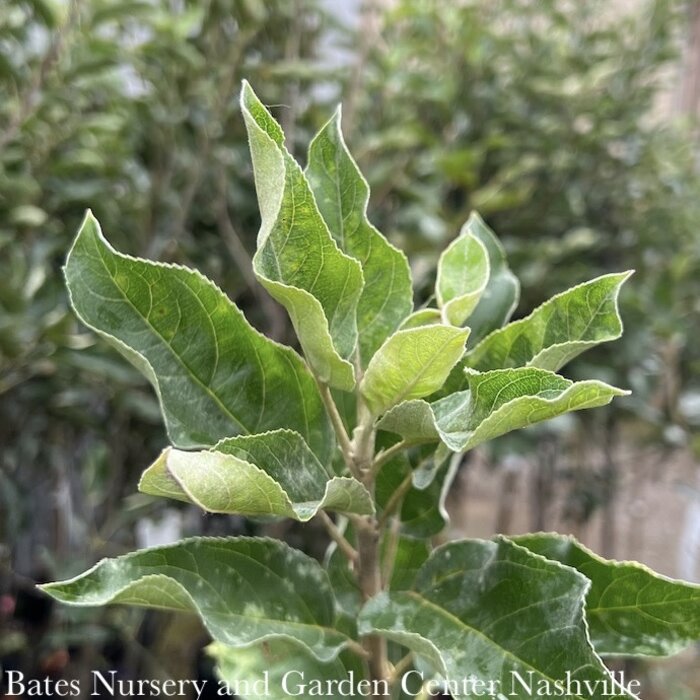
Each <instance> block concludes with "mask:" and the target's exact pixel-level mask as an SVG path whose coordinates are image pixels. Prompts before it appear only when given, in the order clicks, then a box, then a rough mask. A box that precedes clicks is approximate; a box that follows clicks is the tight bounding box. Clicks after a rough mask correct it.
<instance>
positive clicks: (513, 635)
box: [359, 537, 630, 700]
mask: <svg viewBox="0 0 700 700" xmlns="http://www.w3.org/2000/svg"><path fill="white" fill-rule="evenodd" d="M587 587H588V581H587V579H586V578H585V576H583V575H581V574H580V573H579V572H577V571H575V570H573V569H570V568H568V567H564V566H562V565H561V564H559V563H556V562H552V561H548V560H546V559H544V558H543V557H539V556H537V555H534V554H532V553H531V552H529V551H528V550H526V549H524V548H523V547H519V546H517V545H515V544H513V543H512V542H509V541H508V540H506V539H505V538H500V537H499V538H497V539H496V540H495V541H493V542H485V541H480V540H471V541H470V540H465V541H461V542H453V543H450V544H447V545H444V546H443V547H440V548H438V549H437V550H435V551H434V552H433V554H432V555H431V556H430V558H429V559H428V561H427V562H426V563H425V564H424V565H423V566H422V567H421V569H420V571H419V572H418V575H417V578H416V583H415V585H414V586H413V589H412V590H411V591H406V592H398V593H382V594H380V595H378V596H376V597H375V598H373V599H371V600H370V601H369V602H368V603H367V604H366V605H365V607H364V609H363V610H362V612H361V614H360V620H359V631H360V633H361V634H371V633H378V634H382V635H383V636H385V637H387V638H388V639H390V640H393V641H395V642H397V643H399V644H403V645H404V646H406V647H408V648H409V649H411V650H412V651H414V652H415V653H417V654H419V655H421V656H422V657H424V658H425V659H426V660H428V661H429V662H430V664H431V665H432V666H433V667H434V669H435V671H436V672H437V673H439V674H440V675H442V676H444V677H445V678H447V679H448V681H452V682H453V683H454V684H455V685H454V687H451V688H450V692H451V695H452V696H453V697H454V698H456V699H457V700H459V699H461V698H468V697H469V698H471V697H473V695H472V694H471V693H468V692H465V690H464V689H463V688H462V687H461V685H462V681H463V680H464V679H468V678H470V677H475V678H477V679H480V680H482V681H483V682H485V683H488V682H490V681H492V682H495V683H496V684H497V687H496V692H495V693H493V695H494V696H495V695H496V694H497V692H501V693H503V694H504V695H505V696H506V697H509V698H516V699H519V700H525V699H527V700H530V698H532V697H535V696H539V695H542V696H553V695H555V694H556V686H555V683H556V682H557V681H558V682H563V683H566V680H567V672H568V674H570V677H571V680H574V681H576V680H578V681H581V683H583V682H585V681H588V683H590V684H594V683H596V681H598V685H597V686H596V687H595V688H594V689H592V690H590V691H589V690H586V689H583V690H582V692H580V693H579V692H575V690H574V692H572V693H570V694H566V693H561V694H562V695H566V697H567V698H570V700H602V698H604V697H607V698H618V699H619V698H629V697H630V696H628V695H626V694H625V693H624V692H622V691H620V690H614V691H613V690H612V689H613V688H614V682H613V680H612V677H611V676H610V674H609V672H608V670H607V669H606V668H605V667H604V666H603V664H602V663H601V661H600V659H599V658H598V656H597V655H596V653H595V651H594V650H593V648H592V647H591V645H590V642H589V640H588V636H587V632H586V623H585V620H584V598H585V594H586V590H587ZM515 674H518V675H519V676H520V677H521V678H522V679H524V680H525V681H526V682H527V683H531V684H532V685H533V687H534V688H539V689H540V692H537V691H536V690H535V691H534V692H533V693H529V692H526V690H524V689H523V688H522V686H521V685H520V684H519V682H518V680H517V677H516V676H515ZM603 682H605V683H606V684H607V688H608V689H611V690H610V692H609V694H607V695H606V694H605V693H604V688H603ZM542 689H544V692H541V691H542Z"/></svg>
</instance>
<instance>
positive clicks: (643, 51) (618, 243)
mask: <svg viewBox="0 0 700 700" xmlns="http://www.w3.org/2000/svg"><path fill="white" fill-rule="evenodd" d="M620 5H621V6H623V7H621V8H619V9H618V8H616V7H615V6H616V3H610V2H606V1H604V0H589V1H587V2H585V3H581V2H576V0H539V1H537V2H532V1H530V0H488V1H486V0H481V1H479V0H464V1H463V2H455V3H446V2H440V1H438V0H393V1H392V2H368V3H366V4H365V5H363V6H360V5H359V4H358V3H350V2H348V3H345V2H339V1H337V2H333V1H332V0H326V1H325V2H322V1H321V0H265V1H263V0H206V1H203V2H202V1H198V0H178V1H175V0H133V1H129V2H124V1H123V0H90V1H89V2H78V1H77V0H76V1H73V2H69V1H68V0H8V1H7V2H5V3H2V5H1V6H0V444H1V445H2V455H1V457H0V566H1V567H2V569H0V596H2V606H0V627H2V626H3V625H5V626H6V629H7V630H9V631H11V633H9V632H8V634H5V635H0V655H2V656H3V658H5V659H8V658H10V659H13V661H11V663H15V664H20V665H21V664H24V665H25V667H26V668H28V669H29V670H30V671H31V672H36V673H39V672H41V673H42V675H43V674H45V673H47V672H49V671H50V672H52V673H54V672H55V673H59V674H60V673H66V672H67V671H66V667H71V668H72V667H75V668H77V671H75V672H79V671H80V669H81V668H82V669H83V670H84V669H85V668H89V667H90V664H92V666H94V665H95V664H97V663H98V662H99V663H104V664H108V665H110V667H111V668H113V667H115V666H119V667H120V668H123V669H124V673H127V674H132V675H134V674H136V675H138V674H139V673H142V674H146V675H150V676H154V675H157V674H158V673H171V674H173V673H174V674H177V673H180V674H184V675H186V676H187V675H189V676H192V675H193V673H194V672H193V671H188V670H187V669H188V668H191V659H190V658H187V659H184V660H180V659H179V654H181V653H184V652H178V653H175V652H173V650H172V649H167V644H165V643H164V642H163V639H165V637H166V636H167V635H163V634H160V633H157V632H156V631H157V630H161V631H162V629H163V628H164V626H166V627H167V625H180V624H183V623H182V622H181V621H180V620H179V619H178V618H173V619H170V618H168V619H167V620H165V621H164V618H163V617H158V616H155V617H151V616H147V615H143V614H138V613H134V611H106V612H105V611H100V612H99V613H96V614H85V613H84V612H83V613H80V614H76V613H73V612H70V611H66V610H60V611H53V612H52V611H51V610H50V609H49V608H48V607H47V608H46V609H44V608H43V607H42V604H41V603H39V602H38V601H39V600H41V599H38V598H35V597H33V596H34V594H33V593H32V584H33V582H34V581H35V580H40V579H42V578H43V577H47V576H51V577H56V576H62V575H68V574H71V573H73V572H75V571H76V570H77V569H80V568H84V567H85V566H86V565H89V564H90V563H91V562H93V561H94V560H95V559H96V558H97V557H99V556H105V555H113V554H116V553H119V552H121V551H123V550H125V549H128V548H131V547H132V546H133V545H134V543H137V544H145V543H150V542H155V541H157V540H158V539H159V538H161V539H167V538H168V537H171V536H172V535H173V533H175V534H180V533H183V532H184V533H188V532H202V531H206V532H224V531H225V532H230V531H233V530H236V529H239V530H240V529H241V528H243V529H244V528H249V527H250V525H249V524H247V523H242V522H237V521H233V520H231V519H227V520H225V519H220V518H211V517H210V518H202V517H200V516H198V515H197V514H195V513H193V512H190V511H188V510H182V509H177V508H175V509H171V508H169V507H168V504H162V503H160V504H154V503H152V502H151V501H150V500H149V499H146V498H141V497H139V496H138V495H134V491H135V483H136V480H137V477H138V474H139V473H140V471H141V469H142V468H143V467H144V466H145V465H146V464H147V463H148V462H149V460H150V459H151V458H152V457H154V456H155V455H156V454H157V452H158V451H159V449H160V448H161V447H162V446H163V445H164V443H165V441H166V436H165V434H164V431H163V428H162V424H161V421H160V417H159V414H158V409H157V405H156V402H155V398H154V396H153V392H152V391H151V390H150V388H149V387H148V386H147V385H146V384H145V382H144V381H143V380H142V378H141V377H140V376H139V375H138V374H137V373H136V372H135V371H134V370H132V369H131V368H130V367H129V366H127V365H125V363H124V362H123V361H122V359H121V358H120V357H118V356H117V355H116V354H115V353H113V352H112V351H111V350H108V349H106V348H105V347H104V345H103V344H102V343H101V342H98V341H97V340H96V339H95V338H94V337H93V336H92V335H91V334H89V333H87V332H86V331H85V329H84V328H81V327H80V325H79V323H77V321H76V319H75V318H74V316H73V314H72V313H71V312H70V311H69V310H68V302H67V299H66V295H65V291H64V286H63V280H62V276H61V271H60V268H61V265H62V263H63V260H64V258H65V254H66V251H67V249H68V247H69V245H70V242H71V239H72V237H73V235H74V233H75V231H76V229H77V226H78V224H79V222H80V219H81V218H82V216H83V213H84V210H85V209H86V208H88V207H90V208H92V209H93V211H94V212H95V214H96V215H97V217H98V219H99V220H100V221H101V223H102V226H103V228H104V230H105V231H106V233H107V235H108V237H109V239H110V241H111V242H113V243H114V245H115V246H117V247H118V248H119V249H121V250H125V251H128V252H130V253H132V254H135V255H143V256H147V257H150V258H155V259H161V260H168V261H174V262H178V263H183V264H189V265H195V266H197V267H200V268H201V269H202V270H203V271H204V272H205V273H206V274H207V275H209V276H210V277H212V278H213V279H214V280H216V281H217V283H218V284H219V285H220V286H221V287H222V288H223V289H224V290H225V291H226V292H227V293H228V294H229V295H230V296H231V297H232V298H233V299H234V300H235V301H236V303H238V304H239V305H240V306H241V307H242V308H243V309H244V310H245V311H246V313H247V315H248V317H249V318H250V319H251V321H252V322H253V323H254V324H255V325H257V326H258V327H259V328H260V329H261V330H264V331H266V332H267V333H269V334H270V335H272V336H273V337H275V338H277V339H280V340H284V341H286V342H294V339H293V336H292V335H291V333H290V328H289V325H288V324H287V323H286V320H285V318H284V316H283V314H282V313H281V312H280V309H279V307H277V306H276V305H275V303H274V302H272V301H271V300H270V299H269V298H268V297H266V296H265V295H264V292H262V290H261V289H260V287H258V286H257V285H256V284H255V283H254V281H253V279H252V277H251V272H250V256H251V254H252V252H253V250H254V245H255V235H256V232H257V226H258V214H257V204H256V200H255V193H254V190H253V185H252V172H251V166H250V162H249V159H248V154H247V145H246V140H245V132H244V128H243V123H242V120H241V118H240V114H239V111H238V106H237V96H238V90H239V84H240V81H241V79H242V78H247V79H248V80H250V82H251V83H252V84H253V85H254V86H255V89H256V91H257V92H258V94H259V95H260V96H261V98H262V99H263V100H264V101H266V102H267V103H268V104H270V105H272V106H273V107H274V109H275V112H276V114H277V115H278V117H279V119H280V121H281V122H282V125H283V127H284V129H285V132H286V133H287V135H288V139H289V147H290V149H291V150H292V151H293V152H295V154H296V155H297V156H300V157H301V158H302V159H303V157H304V152H305V149H306V144H307V143H308V140H309V138H310V136H311V135H312V133H313V131H314V130H315V129H317V128H318V127H319V126H320V125H321V124H322V123H323V121H324V120H325V119H326V118H327V117H328V115H329V114H330V112H331V110H332V109H333V107H334V105H335V103H336V102H337V101H340V100H342V101H343V104H344V111H343V122H344V129H345V132H346V136H347V140H348V142H349V144H350V147H351V150H352V151H353V153H354V154H355V155H356V157H357V159H358V161H359V163H360V166H361V167H362V169H363V171H364V172H365V173H366V175H367V177H368V180H369V181H370V184H371V186H372V193H373V195H372V199H371V202H370V214H371V216H372V218H373V220H374V222H375V223H376V224H377V225H378V226H379V227H380V229H382V230H383V231H384V232H385V233H386V234H387V235H388V236H389V237H390V238H391V239H392V240H393V241H394V242H395V243H397V244H398V245H400V246H401V247H403V248H404V249H405V250H406V251H407V252H408V254H409V256H410V258H411V263H412V267H413V270H414V276H415V278H416V281H417V294H416V296H417V302H418V303H422V302H423V301H425V300H426V298H427V296H428V295H429V294H430V291H429V290H430V288H431V286H432V282H433V278H434V268H435V262H436V258H437V253H438V251H439V250H440V249H441V248H442V247H443V245H444V244H445V243H446V242H447V241H448V240H449V239H451V238H452V237H454V236H455V235H456V234H457V232H458V230H459V228H460V226H461V224H462V223H464V221H465V220H466V218H467V216H468V214H469V212H470V211H471V210H472V209H477V210H479V211H480V213H481V214H482V215H483V216H484V217H485V219H486V220H487V222H488V223H489V224H490V225H491V226H492V228H494V230H495V231H496V232H497V233H498V234H499V236H500V237H501V238H502V240H503V241H504V243H505V245H506V247H507V249H508V253H509V256H510V259H511V266H512V268H513V269H514V270H515V271H516V273H517V274H518V276H519V277H520V279H521V281H522V285H523V296H522V300H521V304H520V307H519V309H518V312H517V315H519V316H521V315H525V314H526V313H528V312H529V311H530V310H532V308H534V306H536V305H537V304H539V303H540V302H542V301H544V300H545V299H546V298H548V297H549V296H551V295H552V294H554V293H556V292H558V291H560V290H562V289H564V288H566V287H568V286H570V285H572V284H575V283H578V282H582V281H584V280H586V279H589V278H591V277H593V276H595V275H597V274H600V273H603V272H607V271H612V270H620V269H627V268H635V269H636V274H635V276H634V277H633V279H632V281H631V282H630V283H629V286H628V288H627V289H626V291H625V293H624V295H623V299H622V306H623V316H624V319H625V322H626V332H625V336H624V339H623V340H622V341H618V342H617V343H615V344H614V346H611V347H610V348H601V349H600V350H598V351H596V352H595V353H591V354H588V355H586V356H585V359H584V360H582V361H580V362H577V363H576V364H574V365H573V366H572V367H571V369H570V374H571V375H572V376H588V377H590V376H596V377H600V378H602V379H606V380H609V381H612V382H615V383H618V384H620V385H622V386H629V387H631V388H633V389H634V394H633V396H632V397H631V398H630V399H629V400H626V401H624V402H622V401H621V402H618V403H617V404H616V405H615V406H613V407H611V408H610V410H608V411H603V410H601V411H597V412H595V415H593V414H591V415H590V416H588V415H585V414H584V415H582V416H581V417H580V418H579V417H577V418H576V419H575V420H573V421H568V422H567V421H564V422H563V423H561V422H560V423H556V424H554V425H552V426H548V427H546V428H543V429H540V430H538V431H526V432H525V433H524V434H522V435H520V436H517V437H516V438H515V439H513V440H510V441H501V442H499V443H498V444H497V446H496V450H495V452H494V454H493V455H486V457H485V460H486V462H488V464H489V465H490V466H489V469H490V470H491V471H492V472H493V471H495V472H496V473H497V474H499V476H498V478H499V479H502V481H501V482H499V484H500V491H499V495H498V498H497V502H495V503H494V504H493V508H491V509H490V512H493V511H495V513H496V514H495V516H494V517H495V520H492V521H490V522H489V523H488V525H487V527H488V528H489V529H494V528H495V527H500V528H501V529H503V530H506V531H507V530H509V528H510V527H511V526H512V523H511V520H512V518H511V517H510V515H509V511H510V509H511V505H512V503H511V500H509V499H512V498H513V492H514V490H513V469H512V468H511V467H512V464H513V458H514V456H515V457H517V458H519V459H528V460H530V462H531V465H532V473H531V475H530V476H529V477H528V478H530V479H531V482H532V484H531V486H530V487H529V488H530V491H531V493H532V494H533V496H532V512H531V513H530V515H529V518H530V520H529V522H528V523H527V524H528V525H529V526H531V527H537V528H544V527H553V526H554V525H555V524H557V525H559V524H560V522H559V521H556V520H553V519H551V518H549V517H545V515H544V513H545V512H546V511H547V510H548V509H549V507H550V503H549V502H550V501H551V500H552V499H553V498H554V494H553V491H552V488H553V487H552V479H553V477H555V476H557V477H561V479H559V481H561V483H562V484H563V487H562V489H563V491H562V493H563V496H561V499H562V504H561V512H562V514H563V515H562V517H561V519H560V520H561V521H563V522H564V523H565V524H567V525H568V526H569V528H570V529H571V530H572V531H580V530H581V528H582V527H583V525H584V524H585V523H586V522H587V521H588V520H589V519H590V518H591V517H592V516H593V515H594V514H595V513H596V512H598V511H600V512H602V514H603V522H602V528H603V529H602V536H603V544H604V547H603V548H604V549H607V550H608V553H614V551H615V549H616V547H615V538H616V534H615V507H616V506H615V504H616V498H617V494H618V493H619V489H620V488H621V487H619V484H621V483H623V481H624V478H623V477H624V474H622V473H621V472H622V471H624V469H625V467H624V465H623V464H622V463H621V462H620V460H619V459H618V456H619V453H620V450H621V449H622V448H621V447H620V444H623V446H624V447H625V449H626V450H627V452H630V449H629V448H630V445H631V446H632V448H633V449H632V450H631V454H632V462H634V459H635V457H634V455H635V454H637V453H636V452H635V450H648V449H651V450H654V451H655V454H658V455H664V456H668V455H669V454H671V451H677V450H684V451H685V452H686V453H688V451H690V453H691V454H692V453H693V451H694V452H695V454H697V453H698V452H700V445H698V437H697V430H698V426H699V425H700V393H699V392H700V387H699V386H698V383H699V382H698V376H699V374H698V369H699V367H700V354H699V353H698V346H699V345H700V337H699V336H700V324H698V313H699V312H700V301H699V300H700V232H699V231H698V225H699V224H700V177H699V176H698V162H697V156H698V151H697V132H696V130H695V127H696V124H695V119H694V117H696V109H697V103H695V104H691V109H684V110H682V111H679V110H678V109H676V108H675V107H674V104H675V103H674V99H675V98H674V94H675V93H674V90H675V86H676V84H677V83H678V72H679V65H682V55H683V54H684V51H685V49H684V47H685V46H686V44H687V43H688V42H690V45H691V46H692V42H693V34H692V32H693V31H694V30H697V28H696V27H695V23H696V20H695V19H694V18H696V17H697V16H699V15H700V12H699V11H698V6H697V3H694V2H689V1H688V0H648V1H646V0H639V1H638V2H635V3H632V9H631V10H625V8H624V5H625V3H620ZM348 19H349V21H348ZM689 37H690V38H689ZM694 40H695V41H700V32H698V35H697V36H695V39H694ZM686 53H687V52H686ZM686 58H687V56H686ZM691 59H692V54H691ZM693 70H694V71H695V73H696V74H697V73H698V72H700V62H699V63H698V65H696V66H695V67H694V68H693V67H692V66H691V72H692V71H693ZM691 82H692V81H691ZM686 102H687V100H686ZM591 442H593V443H595V447H596V449H599V450H600V455H599V459H598V458H597V461H595V463H594V464H593V465H592V466H591V464H589V463H585V464H583V462H585V460H582V459H581V458H580V454H581V447H582V445H584V446H585V445H586V444H587V443H588V444H591ZM693 464H694V463H693ZM654 469H655V465H652V473H653V472H654ZM693 469H694V467H693ZM694 474H695V472H694V471H693V472H691V473H690V477H689V480H688V484H687V486H688V493H691V494H692V493H695V491H694V489H697V485H698V484H697V482H693V480H692V479H693V478H694ZM698 517H700V516H698ZM457 520H459V518H457ZM285 534H286V535H287V536H289V537H296V536H297V535H296V534H295V533H294V532H287V533H285ZM579 534H580V532H579ZM302 544H303V543H302ZM307 546H308V547H312V546H313V545H312V544H309V543H307ZM599 548H600V547H599ZM620 553H623V552H620ZM624 554H626V555H627V556H632V555H634V556H639V554H638V553H637V552H633V553H630V552H624ZM154 620H155V622H154ZM154 630H156V631H154ZM199 634H200V633H199V632H197V634H195V635H194V643H195V645H196V643H197V641H198V639H199V637H198V635H199ZM200 636H201V635H200ZM144 650H145V651H144ZM164 659H167V661H164ZM180 661H182V663H180ZM54 667H55V668H54ZM47 669H48V670H47ZM182 669H185V670H182ZM74 670H75V669H74ZM200 670H201V669H200ZM202 672H203V673H204V672H205V670H202ZM661 697H666V696H663V695H662V696H661ZM668 697H671V696H670V695H669V696H668ZM679 697H680V696H679Z"/></svg>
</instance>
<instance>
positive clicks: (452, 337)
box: [360, 324, 469, 415]
mask: <svg viewBox="0 0 700 700" xmlns="http://www.w3.org/2000/svg"><path fill="white" fill-rule="evenodd" d="M468 335H469V329H468V328H467V329H461V328H454V327H452V326H445V325H438V324H436V325H431V326H422V327H419V328H410V329H408V330H405V331H397V332H396V333H394V335H392V336H391V337H390V338H389V339H388V340H387V341H386V342H385V343H384V345H382V347H381V348H379V350H378V351H377V353H376V354H375V355H374V357H373V358H372V360H371V362H370V363H369V366H368V367H367V371H366V372H365V376H364V377H363V379H362V382H361V384H360V391H361V392H362V395H363V396H364V397H365V399H366V401H367V404H368V405H369V407H370V410H371V411H372V412H373V413H374V414H375V415H381V414H382V413H384V411H386V410H388V409H389V408H391V407H392V406H395V405H396V404H398V403H401V402H402V401H408V400H410V399H416V398H420V397H421V396H427V395H428V394H432V393H433V392H435V391H437V390H438V389H439V388H440V387H441V386H442V385H443V384H444V382H445V379H446V378H447V376H448V375H449V373H450V371H451V370H452V368H453V367H454V366H455V364H456V363H457V362H458V361H459V359H460V358H461V357H462V355H463V354H464V344H465V342H466V340H467V336H468Z"/></svg>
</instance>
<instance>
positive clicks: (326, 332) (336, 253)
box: [241, 82, 363, 391]
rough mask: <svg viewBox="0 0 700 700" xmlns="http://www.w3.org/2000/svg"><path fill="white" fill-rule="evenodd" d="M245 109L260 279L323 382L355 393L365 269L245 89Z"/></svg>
mask: <svg viewBox="0 0 700 700" xmlns="http://www.w3.org/2000/svg"><path fill="white" fill-rule="evenodd" d="M241 108H242V110H243V117H244V120H245V124H246V128H247V130H248V139H249V144H250V153H251V156H252V159H253V169H254V173H255V187H256V190H257V194H258V204H259V206H260V216H261V226H260V232H259V233H258V249H257V252H256V254H255V257H254V258H253V269H254V272H255V275H256V277H257V278H258V280H259V281H260V283H261V284H262V285H263V286H264V287H265V288H266V289H267V291H268V292H269V293H270V294H271V295H272V296H273V297H274V298H275V299H276V300H277V301H279V302H280V304H282V305H283V306H284V307H285V308H286V309H287V312H288V313H289V316H290V318H291V320H292V324H293V325H294V329H295V330H296V333H297V336H298V338H299V342H300V343H301V346H302V348H303V350H304V355H305V356H306V359H307V360H308V362H309V364H310V365H311V367H312V368H313V370H314V372H315V373H316V375H317V376H318V377H319V378H320V379H321V381H323V382H325V383H327V384H329V385H330V386H333V387H336V388H339V389H344V390H346V391H349V390H352V389H353V387H354V385H355V374H354V368H353V365H352V363H351V362H350V361H349V360H348V358H349V357H350V356H351V355H352V353H353V352H354V351H355V348H356V346H357V342H358V334H357V304H358V302H359V299H360V295H361V294H362V288H363V278H362V268H361V266H360V263H359V262H358V261H357V260H355V259H354V258H352V257H350V256H348V255H346V254H345V253H343V251H342V250H340V248H339V247H338V245H337V243H336V242H335V240H334V239H333V237H332V236H331V234H330V232H329V230H328V227H327V226H326V223H325V221H324V220H323V217H322V216H321V213H320V212H319V210H318V207H317V205H316V201H315V199H314V196H313V193H312V191H311V187H310V186H309V183H308V181H307V179H306V177H305V175H304V173H303V172H302V170H301V168H300V167H299V165H298V164H297V162H296V161H295V160H294V158H292V156H291V155H290V154H289V152H288V151H287V149H286V148H285V145H284V135H283V133H282V129H281V128H280V126H279V124H278V123H277V122H276V121H275V120H274V119H273V118H272V115H271V114H270V113H269V112H268V110H267V109H266V108H265V107H264V105H263V104H262V103H261V102H260V100H258V98H257V97H256V96H255V93H253V90H252V89H251V87H250V85H248V83H245V82H244V84H243V90H242V93H241Z"/></svg>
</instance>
